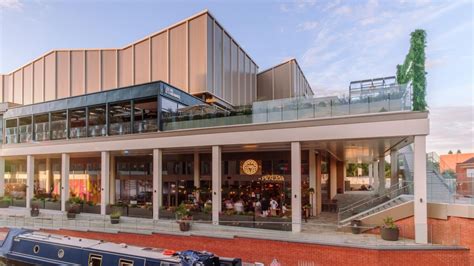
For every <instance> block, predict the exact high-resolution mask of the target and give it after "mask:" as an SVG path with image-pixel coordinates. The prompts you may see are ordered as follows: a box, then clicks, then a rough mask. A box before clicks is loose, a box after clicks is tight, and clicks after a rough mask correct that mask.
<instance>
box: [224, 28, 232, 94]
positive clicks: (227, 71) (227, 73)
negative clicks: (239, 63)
mask: <svg viewBox="0 0 474 266" xmlns="http://www.w3.org/2000/svg"><path fill="white" fill-rule="evenodd" d="M223 45H224V48H223V55H224V56H223V58H222V64H223V65H224V75H223V79H224V82H223V83H224V87H223V90H222V92H223V97H224V99H225V100H226V101H229V102H231V101H232V90H231V86H232V85H231V62H230V57H231V56H230V37H229V35H227V34H226V33H225V34H224V39H223Z"/></svg>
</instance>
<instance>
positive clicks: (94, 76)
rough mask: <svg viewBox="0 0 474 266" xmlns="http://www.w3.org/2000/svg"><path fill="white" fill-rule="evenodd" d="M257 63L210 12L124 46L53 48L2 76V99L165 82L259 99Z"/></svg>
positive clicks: (21, 100) (238, 100)
mask: <svg viewBox="0 0 474 266" xmlns="http://www.w3.org/2000/svg"><path fill="white" fill-rule="evenodd" d="M257 72H258V66H257V65H256V64H255V62H254V61H253V60H252V59H251V58H250V57H249V56H248V55H247V54H246V53H245V52H244V51H243V50H242V48H241V47H240V46H239V45H238V44H237V43H236V42H235V40H234V39H232V37H231V36H230V34H229V33H228V32H226V31H225V29H224V28H223V27H222V25H220V24H219V23H218V22H216V21H215V19H214V18H213V17H212V15H210V14H209V13H208V12H207V11H204V12H201V13H199V14H197V15H195V16H193V17H190V18H189V19H187V20H184V21H182V22H179V23H177V24H175V25H173V26H170V27H169V28H167V29H164V30H162V31H160V32H157V33H155V34H153V35H150V36H149V37H146V38H144V39H142V40H139V41H137V42H135V43H133V44H131V45H128V46H126V47H124V48H119V49H78V50H57V51H52V52H49V53H47V54H45V55H44V56H42V57H40V58H38V59H36V60H35V61H33V62H32V63H29V64H27V65H25V66H23V67H21V68H19V69H16V70H15V71H13V72H12V73H10V74H6V75H2V78H1V82H0V100H1V101H3V102H14V103H18V104H32V103H40V102H43V101H50V100H55V99H59V98H67V97H71V96H78V95H83V94H88V93H94V92H98V91H103V90H109V89H114V88H118V87H126V86H130V85H137V84H142V83H146V82H150V81H158V80H162V81H164V82H168V83H170V84H171V85H173V86H176V87H178V88H180V89H182V90H184V91H187V92H189V93H192V94H195V93H202V92H210V93H212V94H214V95H215V96H217V97H219V98H221V99H223V100H225V101H227V102H229V103H231V104H233V105H240V104H248V103H250V102H252V101H254V100H255V99H256V97H257V84H256V83H257V82H256V79H257V78H256V77H257Z"/></svg>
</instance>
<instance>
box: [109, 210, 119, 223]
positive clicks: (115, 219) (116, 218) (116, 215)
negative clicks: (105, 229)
mask: <svg viewBox="0 0 474 266" xmlns="http://www.w3.org/2000/svg"><path fill="white" fill-rule="evenodd" d="M121 215H122V213H120V211H114V212H112V213H111V214H110V223H111V224H118V223H119V222H120V216H121Z"/></svg>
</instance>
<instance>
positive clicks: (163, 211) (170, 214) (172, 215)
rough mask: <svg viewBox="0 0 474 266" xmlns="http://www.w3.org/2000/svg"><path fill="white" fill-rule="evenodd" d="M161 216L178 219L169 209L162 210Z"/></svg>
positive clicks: (161, 217)
mask: <svg viewBox="0 0 474 266" xmlns="http://www.w3.org/2000/svg"><path fill="white" fill-rule="evenodd" d="M159 216H160V219H169V220H176V214H175V213H174V212H172V211H168V210H160V211H159Z"/></svg>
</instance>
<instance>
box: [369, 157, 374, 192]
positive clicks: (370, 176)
mask: <svg viewBox="0 0 474 266" xmlns="http://www.w3.org/2000/svg"><path fill="white" fill-rule="evenodd" d="M373 169H374V164H373V163H369V185H370V186H372V187H373V186H374V185H373V184H374V171H373Z"/></svg>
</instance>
